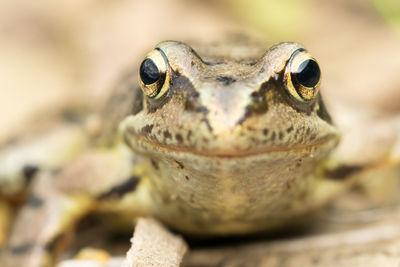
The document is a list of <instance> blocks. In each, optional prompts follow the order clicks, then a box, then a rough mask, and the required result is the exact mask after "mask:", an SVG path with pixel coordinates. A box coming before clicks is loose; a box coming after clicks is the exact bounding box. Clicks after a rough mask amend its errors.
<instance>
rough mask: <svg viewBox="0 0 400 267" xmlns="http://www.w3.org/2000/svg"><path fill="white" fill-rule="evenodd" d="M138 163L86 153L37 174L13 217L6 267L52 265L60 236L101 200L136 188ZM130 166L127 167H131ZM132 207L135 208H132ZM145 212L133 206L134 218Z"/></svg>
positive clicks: (120, 156)
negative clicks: (57, 169) (56, 169)
mask: <svg viewBox="0 0 400 267" xmlns="http://www.w3.org/2000/svg"><path fill="white" fill-rule="evenodd" d="M139 161H140V160H137V159H136V157H133V158H132V156H131V157H130V156H128V153H125V152H121V151H120V150H118V151H92V152H90V153H87V154H84V155H82V156H80V157H79V158H77V159H76V160H75V161H73V162H71V164H70V165H68V166H66V167H65V168H64V169H62V170H61V171H60V172H59V173H57V174H51V173H50V172H47V173H42V174H41V175H40V176H39V177H37V179H36V180H35V183H34V184H33V190H32V193H31V195H30V197H29V200H28V202H27V203H26V205H25V206H24V207H23V208H22V209H21V211H20V214H19V215H18V216H17V218H16V222H15V225H14V228H13V230H12V233H11V238H10V241H9V246H8V250H7V259H8V266H10V267H17V266H18V267H19V266H29V267H43V266H46V267H47V266H52V265H53V264H54V263H55V262H56V258H57V257H56V256H57V254H59V252H60V251H61V250H62V248H63V247H64V246H65V245H66V244H65V242H64V241H65V239H64V238H63V237H65V233H67V232H68V230H71V229H72V228H73V227H74V225H75V224H76V223H77V222H78V221H79V219H80V218H81V217H82V216H84V215H85V214H87V213H88V212H90V211H93V210H95V209H96V208H97V207H98V206H99V205H98V204H99V202H101V201H106V200H108V201H110V198H113V197H115V195H117V194H119V193H121V190H122V191H123V192H124V193H129V191H131V192H130V193H132V192H133V191H135V192H136V191H140V190H141V194H140V196H141V198H143V195H145V194H143V190H145V189H143V186H141V184H142V183H141V182H142V179H143V172H142V171H141V168H139V167H138V168H137V164H139V163H140V162H139ZM132 162H133V164H132ZM134 200H135V198H133V201H134ZM140 201H141V200H140V199H138V204H139V203H140ZM133 207H135V206H134V205H133ZM144 212H146V209H140V208H138V211H137V215H143V213H144Z"/></svg>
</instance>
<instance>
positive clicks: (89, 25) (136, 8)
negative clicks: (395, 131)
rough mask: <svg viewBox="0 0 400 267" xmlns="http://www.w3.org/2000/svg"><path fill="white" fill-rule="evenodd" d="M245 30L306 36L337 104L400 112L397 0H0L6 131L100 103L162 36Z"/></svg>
mask: <svg viewBox="0 0 400 267" xmlns="http://www.w3.org/2000/svg"><path fill="white" fill-rule="evenodd" d="M238 31H239V32H247V31H252V32H258V33H259V34H260V35H261V36H262V37H263V38H266V39H267V40H269V41H271V44H273V43H275V42H280V41H296V42H301V43H303V44H304V45H305V46H306V47H307V48H308V50H309V51H310V52H311V53H312V54H313V55H314V56H315V57H316V58H317V59H318V61H319V63H320V65H321V68H322V71H323V87H324V89H323V90H324V97H325V99H326V100H327V101H328V105H329V106H330V107H331V109H333V112H335V109H336V111H337V110H338V108H337V107H340V106H341V105H342V104H343V103H347V104H348V105H350V106H352V107H368V108H369V109H376V110H380V111H382V112H399V111H400V1H399V0H335V1H332V0H303V1H294V0H280V1H272V0H271V1H266V0H252V1H249V0H237V1H231V0H218V1H217V0H214V1H212V0H202V1H200V0H197V1H196V0H169V1H157V0H113V1H106V0H57V1H51V0H36V1H28V0H17V1H8V0H0V114H1V116H0V127H1V129H2V130H1V131H0V139H1V138H4V137H5V136H6V135H7V134H8V133H9V132H12V131H13V130H15V129H17V128H19V129H21V128H23V127H22V126H23V125H24V124H23V122H24V121H26V120H27V119H28V118H29V117H30V116H32V115H33V114H35V113H36V112H37V111H38V110H43V109H47V108H51V107H54V106H58V105H60V104H61V103H63V102H66V101H67V102H68V101H73V99H74V98H78V99H84V100H87V101H88V102H90V103H91V104H92V105H93V106H97V105H100V104H98V103H102V102H103V101H104V99H105V98H106V97H107V96H108V95H109V93H110V89H112V85H113V84H114V83H115V81H116V79H117V78H118V77H119V75H121V73H122V72H123V70H124V69H126V68H128V67H135V66H136V65H137V64H139V62H140V60H141V59H142V58H143V56H144V55H145V54H146V53H147V52H148V51H150V50H151V49H152V48H153V47H154V45H155V44H156V43H158V42H159V41H162V40H165V39H176V40H183V41H184V40H193V39H196V40H201V41H203V42H205V41H208V40H210V41H211V40H213V39H214V38H217V37H219V36H221V35H222V34H224V33H227V32H238Z"/></svg>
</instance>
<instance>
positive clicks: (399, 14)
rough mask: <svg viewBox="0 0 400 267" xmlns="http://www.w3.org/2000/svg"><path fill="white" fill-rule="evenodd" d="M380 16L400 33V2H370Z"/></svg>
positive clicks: (376, 0) (390, 0)
mask: <svg viewBox="0 0 400 267" xmlns="http://www.w3.org/2000/svg"><path fill="white" fill-rule="evenodd" d="M369 1H370V2H371V4H372V5H373V6H374V7H375V9H376V10H377V11H378V13H379V14H381V16H382V17H383V18H384V19H385V20H386V21H387V22H388V23H389V25H391V26H392V27H394V28H395V29H396V30H397V32H398V33H400V0H369Z"/></svg>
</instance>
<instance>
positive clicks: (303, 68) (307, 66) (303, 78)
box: [294, 59, 321, 87]
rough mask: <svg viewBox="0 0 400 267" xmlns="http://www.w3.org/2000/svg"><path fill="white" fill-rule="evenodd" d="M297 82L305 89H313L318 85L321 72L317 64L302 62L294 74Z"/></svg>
mask: <svg viewBox="0 0 400 267" xmlns="http://www.w3.org/2000/svg"><path fill="white" fill-rule="evenodd" d="M294 74H295V75H296V79H297V81H298V82H299V83H300V84H301V85H303V86H305V87H314V86H316V85H317V84H318V81H319V78H320V75H321V71H320V70H319V67H318V64H317V62H315V61H314V60H311V59H307V60H305V61H303V62H302V63H301V64H300V66H299V68H298V69H297V71H296V72H295V73H294Z"/></svg>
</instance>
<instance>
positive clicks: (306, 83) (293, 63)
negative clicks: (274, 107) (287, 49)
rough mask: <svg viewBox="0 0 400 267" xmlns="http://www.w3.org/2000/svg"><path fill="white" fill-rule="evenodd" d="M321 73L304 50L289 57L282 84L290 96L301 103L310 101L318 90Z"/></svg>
mask: <svg viewBox="0 0 400 267" xmlns="http://www.w3.org/2000/svg"><path fill="white" fill-rule="evenodd" d="M320 82H321V71H320V69H319V66H318V63H317V61H316V60H315V59H314V58H313V57H312V56H311V55H310V54H309V53H307V51H305V50H304V49H298V50H296V51H295V52H294V53H293V54H292V56H291V57H290V59H289V61H288V63H287V65H286V69H285V74H284V84H285V87H286V89H287V90H288V91H289V93H290V95H291V96H293V97H294V98H296V99H297V100H300V101H302V102H307V101H310V100H312V99H313V98H314V97H315V96H316V95H317V94H318V90H319V85H320Z"/></svg>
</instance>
